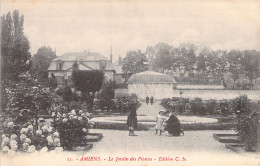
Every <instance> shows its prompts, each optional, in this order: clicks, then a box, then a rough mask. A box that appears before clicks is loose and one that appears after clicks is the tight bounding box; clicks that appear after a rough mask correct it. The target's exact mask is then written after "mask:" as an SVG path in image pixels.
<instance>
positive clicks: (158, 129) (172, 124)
mask: <svg viewBox="0 0 260 166" xmlns="http://www.w3.org/2000/svg"><path fill="white" fill-rule="evenodd" d="M164 123H165V124H166V125H164ZM127 126H128V129H129V136H136V135H135V134H134V130H135V129H136V128H137V114H136V108H135V106H132V108H131V110H130V112H129V115H128V117H127ZM163 131H168V133H169V136H180V134H182V135H184V131H183V130H182V129H181V123H180V121H179V119H178V118H177V117H176V116H175V115H174V114H173V112H167V111H163V110H161V111H160V112H159V115H158V116H157V118H156V125H155V134H159V135H161V134H162V132H163Z"/></svg>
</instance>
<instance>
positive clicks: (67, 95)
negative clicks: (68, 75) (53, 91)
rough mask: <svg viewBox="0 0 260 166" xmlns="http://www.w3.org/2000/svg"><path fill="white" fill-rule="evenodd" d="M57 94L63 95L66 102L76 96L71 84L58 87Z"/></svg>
mask: <svg viewBox="0 0 260 166" xmlns="http://www.w3.org/2000/svg"><path fill="white" fill-rule="evenodd" d="M57 95H59V96H61V97H62V98H63V100H64V101H65V102H71V101H72V100H73V97H74V94H73V92H72V90H71V87H69V86H65V87H62V88H60V89H58V91H57Z"/></svg>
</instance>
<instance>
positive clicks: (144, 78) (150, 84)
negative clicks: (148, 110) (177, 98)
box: [128, 71, 176, 100]
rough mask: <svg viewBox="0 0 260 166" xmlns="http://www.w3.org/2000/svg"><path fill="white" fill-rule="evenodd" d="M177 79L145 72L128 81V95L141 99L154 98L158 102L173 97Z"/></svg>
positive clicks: (134, 75) (133, 76)
mask: <svg viewBox="0 0 260 166" xmlns="http://www.w3.org/2000/svg"><path fill="white" fill-rule="evenodd" d="M174 84H176V81H175V79H174V78H173V77H172V76H170V75H167V74H162V73H158V72H154V71H145V72H141V73H136V74H133V75H132V76H131V77H130V78H129V80H128V93H129V94H131V93H135V94H136V95H137V96H138V97H139V98H140V99H145V97H146V96H148V97H151V96H153V97H154V98H155V99H156V100H160V99H163V98H168V97H172V95H173V86H174Z"/></svg>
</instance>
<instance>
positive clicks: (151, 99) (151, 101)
mask: <svg viewBox="0 0 260 166" xmlns="http://www.w3.org/2000/svg"><path fill="white" fill-rule="evenodd" d="M153 102H154V101H153V96H151V97H150V103H151V105H153Z"/></svg>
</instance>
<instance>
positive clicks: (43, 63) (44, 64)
mask: <svg viewBox="0 0 260 166" xmlns="http://www.w3.org/2000/svg"><path fill="white" fill-rule="evenodd" d="M54 58H56V53H55V52H54V51H52V49H51V48H50V47H45V46H43V47H41V48H39V49H38V52H37V53H36V54H34V56H33V57H32V65H33V67H34V68H35V71H34V72H37V74H38V78H39V79H47V78H48V71H47V69H48V67H49V65H50V63H51V60H53V59H54Z"/></svg>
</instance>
